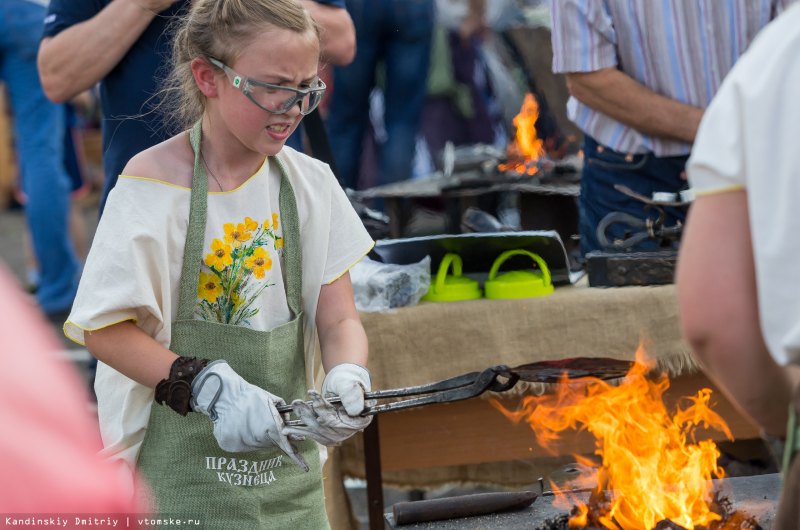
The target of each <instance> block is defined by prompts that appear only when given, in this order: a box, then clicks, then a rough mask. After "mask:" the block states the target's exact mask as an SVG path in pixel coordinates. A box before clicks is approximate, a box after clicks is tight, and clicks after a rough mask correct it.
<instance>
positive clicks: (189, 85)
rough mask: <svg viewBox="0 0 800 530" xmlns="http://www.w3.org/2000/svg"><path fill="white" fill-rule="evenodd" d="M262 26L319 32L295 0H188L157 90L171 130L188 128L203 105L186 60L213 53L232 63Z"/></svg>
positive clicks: (203, 102)
mask: <svg viewBox="0 0 800 530" xmlns="http://www.w3.org/2000/svg"><path fill="white" fill-rule="evenodd" d="M266 25H269V26H274V27H276V28H280V29H288V30H290V31H294V32H296V33H300V34H303V33H307V32H311V33H312V34H313V35H315V36H316V38H317V39H319V35H320V32H319V27H318V26H317V23H316V22H315V21H314V19H313V18H312V17H311V15H310V14H309V12H308V11H306V9H305V8H304V7H303V6H302V5H301V4H300V3H299V2H297V1H296V0H193V2H192V6H191V9H190V11H189V12H188V13H187V14H186V15H185V16H183V17H181V18H180V19H179V21H178V26H177V28H176V29H175V30H174V42H173V45H172V64H171V70H170V72H169V74H168V76H167V78H166V79H165V82H164V84H163V88H162V90H161V96H162V102H161V105H162V108H163V109H165V110H166V112H168V113H169V114H170V116H169V118H170V120H169V121H170V125H171V127H170V129H172V130H173V132H177V131H180V130H183V129H186V128H188V127H190V126H191V125H192V124H193V123H194V122H196V121H197V120H198V119H199V118H200V116H202V114H203V111H204V109H205V105H206V98H205V96H204V95H203V94H202V92H200V89H199V88H198V87H197V84H196V83H195V80H194V76H193V75H192V67H191V63H192V60H193V59H195V58H196V57H213V58H215V59H218V60H220V61H222V62H223V63H225V64H232V63H233V62H234V61H235V60H236V58H237V55H238V52H239V50H241V49H242V48H244V47H245V45H246V44H247V43H249V42H250V41H251V40H252V39H255V38H257V36H258V34H259V33H260V32H263V30H264V26H266Z"/></svg>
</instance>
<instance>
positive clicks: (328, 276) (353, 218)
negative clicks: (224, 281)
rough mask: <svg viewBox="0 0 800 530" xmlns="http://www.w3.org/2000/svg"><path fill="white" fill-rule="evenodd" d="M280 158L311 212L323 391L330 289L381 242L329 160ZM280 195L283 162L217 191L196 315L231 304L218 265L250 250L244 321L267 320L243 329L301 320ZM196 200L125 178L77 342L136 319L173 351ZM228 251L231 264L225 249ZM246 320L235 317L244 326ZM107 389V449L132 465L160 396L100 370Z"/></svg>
mask: <svg viewBox="0 0 800 530" xmlns="http://www.w3.org/2000/svg"><path fill="white" fill-rule="evenodd" d="M279 156H280V157H281V158H282V159H283V160H284V162H285V164H286V167H287V170H288V172H289V180H290V182H291V183H292V187H293V189H294V194H295V198H296V201H297V209H298V213H299V217H300V240H301V241H300V243H301V246H302V258H303V262H302V267H303V289H302V298H303V308H304V311H305V313H306V320H305V328H304V339H305V348H306V370H307V383H308V384H309V385H311V384H312V381H313V375H314V374H313V373H312V371H313V369H314V353H315V349H316V327H315V325H314V320H315V317H316V308H317V301H318V299H319V293H320V289H321V287H322V285H324V284H328V283H331V282H333V281H334V280H336V279H337V278H339V277H340V276H342V275H343V274H344V273H346V272H347V271H348V270H349V269H350V267H352V266H353V265H354V264H355V263H356V262H358V261H359V260H360V259H361V258H362V257H363V256H364V255H365V254H366V253H367V252H369V250H370V249H371V248H372V245H373V241H372V239H371V238H370V237H369V235H368V234H367V231H366V230H365V229H364V226H363V224H362V222H361V220H360V219H359V218H358V215H357V214H356V213H355V211H354V210H353V208H352V206H351V205H350V202H349V201H348V199H347V197H346V196H345V194H344V191H343V190H342V189H341V187H340V186H339V184H338V182H337V181H336V179H335V178H334V176H333V174H332V173H331V172H330V169H329V168H328V166H327V165H325V164H323V163H321V162H319V161H317V160H315V159H313V158H310V157H308V156H306V155H303V154H300V153H298V152H296V151H294V150H293V149H291V148H288V147H285V148H284V149H283V150H282V151H281V153H280V155H279ZM279 189H280V173H279V170H278V168H277V166H276V165H275V164H268V163H266V162H265V163H264V165H262V167H261V168H260V169H259V170H258V172H257V173H256V174H255V175H253V176H252V177H250V179H248V180H247V181H246V182H245V183H244V184H242V185H241V186H240V187H239V188H237V189H235V190H232V191H229V192H219V193H214V192H211V193H209V194H208V214H207V220H206V234H205V243H204V252H203V257H204V261H205V265H204V266H203V268H202V271H201V280H202V281H200V282H198V284H199V285H198V298H197V305H196V308H197V309H196V312H195V318H198V319H206V320H209V319H211V320H213V319H214V318H216V317H215V316H214V311H213V309H214V308H215V307H217V308H219V307H220V306H221V304H220V303H219V301H220V300H222V299H221V298H217V296H220V295H222V293H221V292H220V291H219V290H218V289H216V288H215V287H214V286H213V278H215V276H214V275H213V272H212V271H211V267H216V268H217V269H218V270H222V269H224V267H225V266H231V265H232V264H233V260H234V259H236V258H235V253H234V250H235V249H236V248H237V244H238V248H239V249H240V250H241V249H244V248H250V249H251V250H256V249H260V250H257V252H258V253H257V254H253V255H252V256H251V258H252V257H253V256H257V257H258V260H256V261H250V262H249V263H248V270H249V271H250V272H249V275H250V277H249V279H248V282H247V283H246V285H245V286H244V288H242V289H240V290H239V292H237V297H238V300H240V302H241V303H240V304H239V305H238V307H239V309H240V310H239V312H238V317H242V315H245V309H242V308H244V307H245V302H249V301H251V300H252V304H251V305H249V306H247V308H246V310H247V311H248V312H249V313H253V312H255V313H254V314H251V315H250V316H249V317H247V318H244V319H242V321H241V322H240V323H239V325H244V326H247V327H251V328H253V329H258V330H262V331H263V330H269V329H272V328H273V327H275V326H277V325H280V324H283V323H286V322H288V321H289V318H290V313H289V309H288V307H287V302H286V292H285V288H284V283H283V275H282V269H281V265H282V264H281V258H280V253H281V250H280V249H281V242H282V240H281V239H278V238H282V237H283V231H282V225H283V223H282V222H281V221H280V219H279V217H278V213H279V211H280V209H279V203H278V195H279V193H278V192H279ZM189 201H190V190H189V189H188V188H184V187H180V186H175V185H171V184H167V183H165V182H162V181H159V180H153V179H145V178H138V177H135V176H125V175H123V176H120V178H119V182H118V183H117V185H116V187H115V188H114V190H113V191H112V192H111V194H110V195H109V198H108V203H107V205H106V208H105V211H104V213H103V217H102V219H101V220H100V224H99V225H98V228H97V232H96V234H95V237H94V241H93V243H92V248H91V251H90V253H89V257H88V259H87V262H86V267H85V269H84V272H83V276H82V278H81V284H80V287H79V289H78V294H77V297H76V299H75V303H74V305H73V308H72V313H71V314H70V318H69V320H68V322H67V324H66V326H65V332H66V334H67V336H68V337H70V338H71V339H72V340H74V341H76V342H78V343H81V344H83V333H84V331H85V330H87V331H88V330H95V329H100V328H104V327H107V326H110V325H112V324H116V323H119V322H123V321H126V320H133V321H135V322H136V324H137V325H138V326H139V327H140V328H141V329H143V330H144V331H145V332H146V333H147V334H148V335H150V336H151V337H153V338H155V340H156V341H158V342H159V343H160V344H162V345H163V346H165V347H168V346H169V344H170V341H171V323H172V321H173V320H174V319H175V317H176V313H177V306H178V299H177V293H178V284H179V278H180V272H181V266H182V260H183V247H184V242H185V238H186V230H187V226H188V212H189ZM276 220H277V221H278V222H277V229H276V226H275V221H276ZM237 234H238V235H237ZM226 236H227V239H226ZM286 244H287V245H288V244H292V242H291V241H288V242H286ZM220 245H221V246H222V250H223V251H222V254H223V256H222V257H220V256H216V255H215V253H214V249H215V248H217V249H218V248H220ZM226 245H227V246H226ZM239 254H240V255H243V254H244V253H243V252H239ZM238 263H239V265H240V266H241V265H243V264H244V259H243V258H239V261H238ZM204 274H206V275H208V276H203V275H204ZM209 279H210V280H211V281H210V282H209V281H207V280H209ZM206 285H207V287H204V286H206ZM215 303H216V304H217V305H216V306H215V305H214V304H215ZM209 308H211V309H212V310H211V311H209ZM238 317H237V313H236V312H233V320H235V319H236V318H238ZM229 320H231V319H229ZM95 391H96V393H97V404H98V416H99V420H100V431H101V435H102V438H103V443H104V446H105V449H104V454H105V456H108V457H109V458H112V459H123V460H125V461H126V462H128V463H129V464H130V465H131V467H132V466H133V465H134V464H135V462H136V458H137V456H138V452H139V448H140V447H141V443H142V441H143V439H144V435H145V431H146V426H147V421H148V419H149V416H150V409H151V407H152V404H153V392H154V391H153V389H151V388H149V387H146V386H143V385H140V384H138V383H136V382H135V381H133V380H131V379H129V378H128V377H126V376H124V375H122V374H121V373H119V372H117V371H116V370H114V369H113V368H111V367H109V366H107V365H105V364H103V363H98V367H97V376H96V381H95Z"/></svg>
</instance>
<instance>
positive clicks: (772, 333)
mask: <svg viewBox="0 0 800 530" xmlns="http://www.w3.org/2000/svg"><path fill="white" fill-rule="evenodd" d="M798 93H800V6H797V7H793V8H791V9H790V10H788V11H787V12H786V13H785V14H784V15H782V16H780V17H779V18H778V19H777V20H776V21H775V22H773V23H772V24H770V25H769V26H768V27H767V28H766V29H765V30H764V31H763V32H762V33H761V34H760V35H759V36H758V37H757V38H756V40H755V41H754V42H753V44H752V45H751V48H750V50H749V51H748V52H746V53H745V55H744V56H743V57H742V58H741V59H740V60H739V62H738V63H737V65H736V66H735V67H734V69H733V70H732V71H731V73H730V75H729V76H728V77H727V78H726V79H725V81H724V83H723V84H722V87H721V88H720V91H719V93H718V94H717V96H716V97H715V98H714V100H713V101H712V103H711V106H710V107H709V108H708V110H707V112H706V114H705V116H704V117H703V121H702V123H701V125H700V129H699V131H698V134H697V140H696V142H695V146H694V150H693V151H692V156H691V158H690V159H689V162H688V166H687V169H688V175H689V180H690V182H691V184H692V186H693V188H694V190H695V193H696V194H697V195H702V194H709V193H721V192H724V191H726V190H734V189H742V188H745V189H746V191H747V203H748V210H749V215H750V231H751V234H752V241H753V257H754V260H755V268H756V282H757V286H758V302H759V313H760V316H761V326H762V332H763V335H764V339H765V340H766V343H767V347H768V348H769V351H770V353H771V354H772V356H773V357H774V358H775V360H776V362H778V363H779V364H782V365H785V364H788V363H798V362H800V274H799V271H800V236H798V234H800V214H798V211H799V210H800V143H798V140H797V137H798V133H800V100H798ZM720 237H723V238H724V237H725V234H720ZM738 288H739V286H736V285H731V289H738Z"/></svg>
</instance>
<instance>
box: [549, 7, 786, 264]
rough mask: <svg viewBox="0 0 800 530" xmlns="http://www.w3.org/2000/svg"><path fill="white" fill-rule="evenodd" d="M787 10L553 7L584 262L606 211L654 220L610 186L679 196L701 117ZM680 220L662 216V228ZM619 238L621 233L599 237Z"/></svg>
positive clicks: (675, 214)
mask: <svg viewBox="0 0 800 530" xmlns="http://www.w3.org/2000/svg"><path fill="white" fill-rule="evenodd" d="M793 2H794V0H691V1H689V0H659V1H655V0H604V1H600V0H553V2H552V40H553V71H554V72H556V73H564V74H566V78H567V86H568V87H569V91H570V94H571V96H572V97H571V98H570V101H569V103H568V105H567V110H568V113H569V117H570V119H571V120H572V121H574V122H575V123H576V124H577V125H578V126H579V127H580V128H581V130H582V131H583V132H584V155H585V164H584V170H583V175H582V179H581V197H580V234H581V252H582V253H583V254H586V253H587V252H590V251H594V250H603V249H601V246H600V243H599V242H598V238H597V234H596V230H597V225H598V223H599V222H600V221H601V220H602V219H603V217H605V216H606V215H607V214H608V213H610V212H625V213H628V214H631V215H633V216H634V217H637V218H639V219H644V218H645V217H648V216H649V217H655V213H654V212H646V211H645V210H644V204H643V203H639V202H637V201H635V200H632V199H630V198H629V197H628V196H626V195H624V194H623V193H621V192H619V191H617V190H615V189H614V185H615V184H623V185H625V186H627V187H629V188H631V189H632V190H634V191H636V192H638V193H640V194H642V195H645V196H647V197H650V196H652V194H653V193H654V192H668V193H677V192H679V191H680V190H682V189H684V188H686V182H685V174H684V166H685V164H686V160H687V158H688V155H689V152H690V150H691V147H692V143H693V142H694V138H695V134H696V132H697V127H698V124H699V123H700V118H701V117H702V115H703V111H704V109H705V108H706V106H707V105H708V104H709V102H710V101H711V98H712V97H713V96H714V94H715V93H716V91H717V89H718V88H719V86H720V83H721V82H722V79H723V78H724V77H725V75H726V74H727V73H728V71H729V70H730V69H731V67H732V66H733V64H734V63H735V62H736V60H737V59H738V58H739V56H740V55H741V54H742V53H743V52H744V51H745V50H746V49H747V46H748V45H749V44H750V42H751V41H752V39H753V37H755V35H756V33H758V32H759V30H760V29H761V28H762V27H764V26H765V25H766V24H767V23H768V22H769V21H771V20H772V19H773V18H774V17H775V16H777V14H778V13H780V12H781V11H782V10H783V9H784V8H785V7H786V6H787V5H788V4H791V3H793ZM684 214H685V213H684V212H683V211H682V210H678V209H668V211H667V219H666V223H667V224H668V225H673V224H675V223H676V222H679V221H680V222H683V220H684ZM624 235H625V234H624V228H623V227H620V226H619V225H614V226H613V227H612V228H610V229H609V231H608V232H607V233H606V236H607V237H608V239H609V240H613V239H615V238H622V237H624ZM657 246H658V242H657V241H655V240H652V239H651V240H646V241H643V242H642V243H640V244H639V246H638V247H635V248H633V249H631V250H652V249H655V248H656V247H657Z"/></svg>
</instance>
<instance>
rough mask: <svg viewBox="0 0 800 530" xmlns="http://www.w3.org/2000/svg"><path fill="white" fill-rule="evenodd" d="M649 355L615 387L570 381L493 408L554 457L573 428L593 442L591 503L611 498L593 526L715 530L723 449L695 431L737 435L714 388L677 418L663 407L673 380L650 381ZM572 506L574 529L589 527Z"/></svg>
mask: <svg viewBox="0 0 800 530" xmlns="http://www.w3.org/2000/svg"><path fill="white" fill-rule="evenodd" d="M645 355H646V354H645V352H644V348H642V347H641V346H640V347H639V349H638V350H637V352H636V363H635V364H634V366H633V367H632V368H631V370H630V371H629V372H628V374H627V376H626V377H625V378H624V380H623V381H622V382H621V383H620V384H619V385H616V386H612V385H610V384H608V383H606V382H604V381H601V380H599V379H595V378H585V379H580V380H571V381H569V382H568V381H566V380H564V381H562V384H559V385H558V390H557V391H556V393H554V394H546V395H544V396H536V397H533V396H526V397H525V398H524V399H523V402H522V404H521V406H520V409H518V410H516V411H509V410H506V409H505V408H503V406H502V405H500V404H499V403H497V402H493V404H494V405H495V407H497V408H498V409H500V410H501V411H502V412H503V414H505V415H506V417H508V418H509V419H511V420H512V421H513V422H515V423H518V422H520V421H525V422H527V423H528V424H529V425H530V427H531V429H533V431H534V433H535V436H536V439H537V441H538V442H539V445H541V446H542V447H544V448H545V449H547V450H548V451H554V444H555V443H556V442H557V441H558V439H559V437H560V433H562V432H563V431H564V430H566V429H573V430H577V429H580V430H587V431H589V432H590V433H592V434H593V435H594V437H595V455H597V456H598V457H599V460H600V462H601V463H600V467H599V469H598V470H597V484H596V486H595V487H594V490H593V493H592V498H594V499H599V498H601V496H602V494H604V492H605V493H607V494H608V495H609V497H608V498H609V502H608V503H607V505H606V504H604V505H603V510H602V511H603V512H604V513H601V514H594V515H593V517H592V522H593V523H594V526H598V525H602V527H604V528H612V529H618V528H623V529H626V530H627V529H647V530H649V529H652V528H654V527H655V526H656V525H657V524H658V523H659V522H660V521H663V520H670V521H672V522H673V523H675V524H678V525H680V526H681V527H683V528H687V529H694V528H695V527H698V526H708V525H709V524H710V523H712V522H714V521H719V520H720V519H721V516H720V515H719V514H717V513H715V512H713V511H712V508H711V505H712V500H713V491H712V487H713V486H712V482H711V479H713V478H723V477H724V470H723V469H722V468H720V467H719V466H718V465H717V459H718V457H719V455H720V453H719V450H718V449H717V446H716V444H715V443H714V442H713V441H712V440H701V441H699V442H698V441H696V440H695V430H696V428H697V427H698V426H702V427H704V428H713V429H716V430H718V431H721V432H723V433H724V434H725V435H726V436H727V437H728V438H729V439H733V435H732V434H731V432H730V430H729V429H728V426H727V425H726V424H725V422H724V420H723V419H722V418H721V417H720V416H719V415H718V414H716V413H715V412H713V411H712V410H711V408H710V406H709V402H710V399H711V390H710V389H708V388H704V389H702V390H700V391H699V392H698V393H697V394H696V395H695V396H693V397H688V398H683V400H684V402H682V403H681V404H680V405H679V406H678V407H677V408H678V410H677V411H676V412H675V413H674V414H673V415H671V416H670V414H669V413H668V411H667V408H666V406H665V404H664V401H663V395H664V392H665V391H666V390H667V388H669V379H668V378H667V376H666V375H663V376H660V377H658V378H656V379H648V378H647V377H645V376H646V374H647V373H648V371H650V369H651V368H652V366H653V363H652V361H648V360H647V359H646V356H645ZM577 458H579V461H581V462H582V463H584V464H590V463H591V462H589V461H587V459H581V458H580V457H577ZM595 467H596V464H595ZM553 489H554V490H556V489H557V488H556V487H554V488H553ZM561 500H562V501H564V500H565V499H563V498H562V499H561ZM569 501H570V504H571V505H574V506H576V508H577V509H576V510H574V511H573V516H572V517H571V518H570V527H571V528H574V527H581V526H585V525H586V524H587V520H588V517H589V516H591V515H592V514H589V508H587V506H586V504H584V503H581V502H580V501H578V500H577V499H569Z"/></svg>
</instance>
